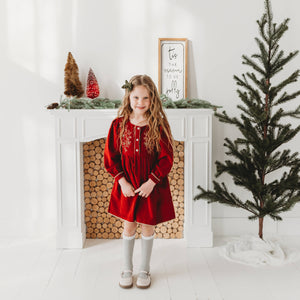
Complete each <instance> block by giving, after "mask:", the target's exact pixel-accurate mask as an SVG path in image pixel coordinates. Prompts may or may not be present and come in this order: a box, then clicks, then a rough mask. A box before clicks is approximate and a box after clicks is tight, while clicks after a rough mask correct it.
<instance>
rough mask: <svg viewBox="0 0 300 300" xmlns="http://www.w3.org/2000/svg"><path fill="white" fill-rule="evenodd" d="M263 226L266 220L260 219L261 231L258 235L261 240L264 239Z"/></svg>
mask: <svg viewBox="0 0 300 300" xmlns="http://www.w3.org/2000/svg"><path fill="white" fill-rule="evenodd" d="M263 224H264V218H263V217H262V218H259V231H258V235H259V237H260V238H261V239H263Z"/></svg>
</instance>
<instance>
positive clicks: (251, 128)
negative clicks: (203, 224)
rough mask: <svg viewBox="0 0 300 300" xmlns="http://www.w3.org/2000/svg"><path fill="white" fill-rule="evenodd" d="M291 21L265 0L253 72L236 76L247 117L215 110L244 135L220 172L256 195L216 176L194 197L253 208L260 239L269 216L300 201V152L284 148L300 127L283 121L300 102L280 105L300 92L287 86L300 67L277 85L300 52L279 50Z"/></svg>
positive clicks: (230, 144)
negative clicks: (234, 189) (278, 16)
mask: <svg viewBox="0 0 300 300" xmlns="http://www.w3.org/2000/svg"><path fill="white" fill-rule="evenodd" d="M288 22H289V19H286V20H284V21H283V22H282V23H281V24H279V25H277V24H276V23H274V22H273V15H272V10H271V3H270V0H265V13H264V14H263V16H262V18H261V20H258V21H257V24H258V26H259V34H260V38H255V41H256V43H257V45H258V49H259V51H258V53H257V54H254V55H252V56H251V58H249V57H248V56H246V55H243V56H242V58H243V64H245V65H248V66H249V67H250V68H251V69H252V71H251V72H247V73H246V74H242V77H238V76H234V79H235V81H236V84H237V85H238V86H239V88H238V90H237V93H238V96H239V98H240V99H241V101H242V102H243V104H244V105H240V104H239V105H237V107H238V108H239V109H240V110H241V111H242V113H241V115H240V117H241V119H238V118H236V117H229V116H228V115H227V113H226V112H225V111H223V112H222V113H217V112H215V116H216V117H218V119H219V120H220V121H221V122H224V123H228V124H232V125H235V126H237V128H238V129H239V131H240V133H241V135H242V137H240V138H237V139H235V140H234V141H231V140H230V139H229V138H225V143H224V146H225V147H226V148H227V149H228V151H227V152H226V154H228V155H230V156H232V157H234V161H231V160H226V161H225V163H221V162H219V161H216V162H215V164H216V169H217V172H216V177H218V176H220V175H221V174H223V173H228V174H229V175H230V176H232V178H233V181H234V183H235V184H236V185H238V186H241V187H243V188H245V189H246V190H247V191H249V192H250V193H251V197H250V199H248V200H245V201H242V200H241V199H239V197H238V196H237V195H235V194H234V193H230V192H229V191H228V189H227V187H226V185H225V184H224V182H222V184H221V185H220V184H219V183H218V182H216V181H213V190H205V189H203V188H202V187H201V186H197V188H198V189H199V190H200V191H201V192H200V193H199V194H198V195H196V196H195V197H194V200H199V199H207V200H208V203H211V202H219V203H223V204H226V205H230V206H233V207H239V208H242V209H245V210H247V211H248V212H249V213H250V216H249V217H248V218H249V219H251V220H255V219H258V220H259V232H258V235H259V237H260V238H263V221H264V217H265V216H270V217H271V218H272V219H273V220H282V218H281V217H280V213H282V212H285V211H288V210H290V209H291V208H292V207H293V206H294V205H295V204H296V203H297V202H299V201H300V177H299V169H300V159H299V158H298V152H295V153H291V151H290V150H289V149H284V150H282V151H279V150H278V148H279V147H280V146H281V145H283V144H285V143H287V142H289V141H290V140H291V139H292V138H293V137H295V136H296V134H297V133H298V132H299V131H300V126H297V127H296V128H292V127H291V124H286V123H282V122H281V120H282V119H283V118H284V117H294V118H300V105H299V106H298V107H297V108H296V109H295V110H288V111H286V110H284V109H283V108H281V107H280V105H281V104H283V103H287V102H288V101H291V100H293V99H295V98H296V97H297V96H298V95H300V91H296V92H293V93H288V92H287V91H284V90H285V88H286V87H287V86H288V85H290V84H291V83H294V82H296V81H297V79H298V76H299V70H296V71H295V72H293V73H292V74H290V75H289V76H288V77H287V78H285V79H284V80H283V81H282V82H280V83H279V84H276V85H273V84H272V82H273V78H274V76H275V75H276V74H277V73H279V72H280V71H281V70H282V69H283V67H284V66H285V65H286V64H287V63H288V62H290V61H291V60H292V59H293V58H294V57H295V56H296V55H297V54H298V51H294V52H290V53H289V54H288V55H285V54H284V52H283V51H282V50H280V49H279V44H278V42H279V41H280V39H281V38H282V36H283V34H284V33H285V32H286V31H287V30H288ZM283 167H285V168H288V170H289V171H285V172H283V174H282V176H281V178H280V179H279V180H277V179H276V180H273V181H271V182H267V181H266V179H267V178H266V177H267V175H269V174H271V173H272V172H274V171H276V170H279V169H281V168H283Z"/></svg>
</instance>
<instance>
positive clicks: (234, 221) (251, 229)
mask: <svg viewBox="0 0 300 300" xmlns="http://www.w3.org/2000/svg"><path fill="white" fill-rule="evenodd" d="M212 231H213V233H214V235H217V236H227V235H229V236H230V235H240V234H258V220H255V221H251V220H249V219H248V218H236V217H235V218H212ZM263 232H264V234H271V235H273V234H279V235H300V218H284V219H283V220H282V221H273V220H272V219H270V218H269V217H266V218H265V219H264V227H263Z"/></svg>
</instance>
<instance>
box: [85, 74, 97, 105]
mask: <svg viewBox="0 0 300 300" xmlns="http://www.w3.org/2000/svg"><path fill="white" fill-rule="evenodd" d="M99 94H100V91H99V85H98V82H97V79H96V76H95V74H94V72H93V70H92V69H91V68H90V70H89V74H88V79H87V86H86V95H87V96H88V97H89V98H91V99H94V98H97V97H98V96H99Z"/></svg>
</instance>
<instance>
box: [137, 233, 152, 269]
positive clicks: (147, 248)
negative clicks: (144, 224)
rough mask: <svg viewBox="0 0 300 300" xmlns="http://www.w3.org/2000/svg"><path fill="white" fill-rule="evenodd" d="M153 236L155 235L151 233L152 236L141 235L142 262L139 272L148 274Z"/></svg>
mask: <svg viewBox="0 0 300 300" xmlns="http://www.w3.org/2000/svg"><path fill="white" fill-rule="evenodd" d="M154 235H155V233H153V235H151V236H143V234H142V241H141V244H142V260H141V265H140V271H147V272H150V259H151V253H152V248H153V240H154Z"/></svg>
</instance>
